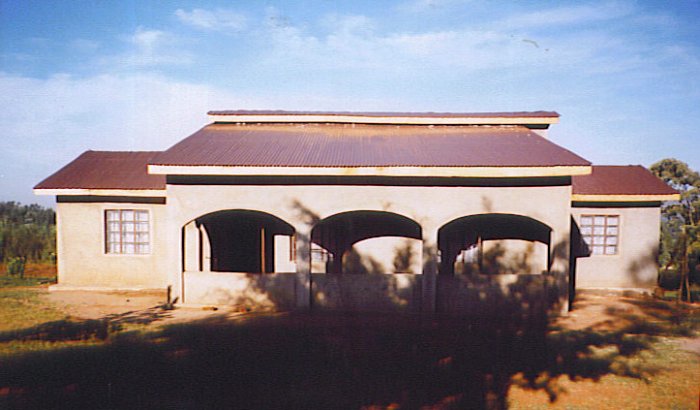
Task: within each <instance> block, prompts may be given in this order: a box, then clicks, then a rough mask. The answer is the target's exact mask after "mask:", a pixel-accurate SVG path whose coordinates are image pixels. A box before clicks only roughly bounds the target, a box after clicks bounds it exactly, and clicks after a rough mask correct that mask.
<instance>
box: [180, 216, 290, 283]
mask: <svg viewBox="0 0 700 410" xmlns="http://www.w3.org/2000/svg"><path fill="white" fill-rule="evenodd" d="M294 232H295V231H294V227H292V226H291V225H290V224H288V223H287V222H285V221H284V220H282V219H280V218H278V217H276V216H274V215H271V214H268V213H265V212H261V211H252V210H241V209H237V210H223V211H217V212H212V213H209V214H206V215H203V216H200V217H199V218H197V219H195V220H194V221H192V222H190V223H189V224H187V225H185V226H184V227H183V237H184V241H183V246H184V247H185V249H184V251H183V259H184V260H183V265H184V270H199V271H212V272H251V273H272V272H279V271H280V270H281V271H290V269H289V268H288V269H284V268H282V269H280V268H281V267H289V266H290V265H293V261H294V258H295V255H294V251H295V244H294V242H295V238H294ZM193 259H196V260H193Z"/></svg>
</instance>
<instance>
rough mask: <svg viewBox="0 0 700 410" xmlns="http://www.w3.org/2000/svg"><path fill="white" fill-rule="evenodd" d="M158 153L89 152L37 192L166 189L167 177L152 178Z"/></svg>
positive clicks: (55, 175) (54, 175)
mask: <svg viewBox="0 0 700 410" xmlns="http://www.w3.org/2000/svg"><path fill="white" fill-rule="evenodd" d="M156 154H159V152H157V151H121V152H119V151H86V152H84V153H82V154H81V155H80V156H79V157H78V158H76V159H74V160H73V161H72V162H70V163H69V164H68V165H66V166H65V167H63V168H61V169H60V170H58V171H57V172H56V173H54V174H53V175H51V176H50V177H48V178H46V179H45V180H43V181H41V182H40V183H39V184H37V185H36V186H35V187H34V189H127V190H132V189H133V190H137V189H165V176H164V175H149V174H148V172H147V165H148V163H149V161H151V160H152V159H153V157H154V156H155V155H156Z"/></svg>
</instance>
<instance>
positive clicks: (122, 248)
mask: <svg viewBox="0 0 700 410" xmlns="http://www.w3.org/2000/svg"><path fill="white" fill-rule="evenodd" d="M113 212H117V215H118V217H117V220H113V219H112V220H110V213H113ZM127 212H133V216H132V218H131V219H124V217H123V216H124V214H125V213H127ZM139 214H141V215H143V214H145V215H146V220H145V221H144V220H142V219H139V217H138V216H137V215H139ZM103 218H104V220H103V224H102V227H103V232H104V235H103V238H104V242H103V253H104V254H105V255H108V256H149V255H151V254H152V253H153V223H152V222H153V219H152V212H151V210H150V209H143V208H105V209H104V210H103ZM114 222H117V223H118V224H119V231H118V232H116V231H114V230H110V223H114ZM126 224H133V228H132V229H133V230H132V231H131V232H129V231H126V232H125V231H124V225H126ZM139 225H140V226H141V227H142V228H141V229H142V230H139V228H138V226H139ZM115 234H116V235H117V236H118V238H119V239H118V242H115V241H114V240H112V239H111V238H110V235H115ZM128 234H132V235H133V240H132V241H126V240H125V237H124V236H125V235H128ZM140 234H145V235H146V238H147V239H146V240H142V241H140V240H139V235H140ZM115 243H117V244H118V248H119V250H118V251H113V250H112V245H113V244H115ZM129 245H131V246H132V249H133V252H129V251H128V248H127V246H129Z"/></svg>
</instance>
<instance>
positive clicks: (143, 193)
mask: <svg viewBox="0 0 700 410" xmlns="http://www.w3.org/2000/svg"><path fill="white" fill-rule="evenodd" d="M34 194H35V195H56V196H58V195H65V196H125V197H130V196H133V197H165V189H95V188H53V189H47V188H34Z"/></svg>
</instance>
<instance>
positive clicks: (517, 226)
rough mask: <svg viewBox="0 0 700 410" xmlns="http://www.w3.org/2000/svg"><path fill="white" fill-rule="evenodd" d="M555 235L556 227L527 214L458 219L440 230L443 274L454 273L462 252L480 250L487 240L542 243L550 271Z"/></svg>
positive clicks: (471, 216) (490, 214)
mask: <svg viewBox="0 0 700 410" xmlns="http://www.w3.org/2000/svg"><path fill="white" fill-rule="evenodd" d="M551 233H552V228H551V227H549V226H548V225H547V224H545V223H543V222H540V221H538V220H536V219H533V218H530V217H528V216H523V215H516V214H502V213H489V214H477V215H468V216H463V217H460V218H457V219H454V220H452V221H450V222H448V223H446V224H445V225H443V226H442V227H441V228H440V229H439V230H438V249H439V250H440V256H441V263H440V273H446V274H452V273H454V262H455V260H456V258H457V256H458V255H459V254H460V253H461V252H462V251H464V250H467V249H469V248H471V247H474V246H475V245H476V246H479V247H480V246H481V243H482V242H483V241H491V240H523V241H529V242H539V243H542V244H544V245H546V247H547V262H546V265H545V266H546V267H547V269H549V266H550V259H551V258H550V253H551V252H550V245H551ZM479 252H481V250H479ZM479 264H481V261H480V262H479Z"/></svg>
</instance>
